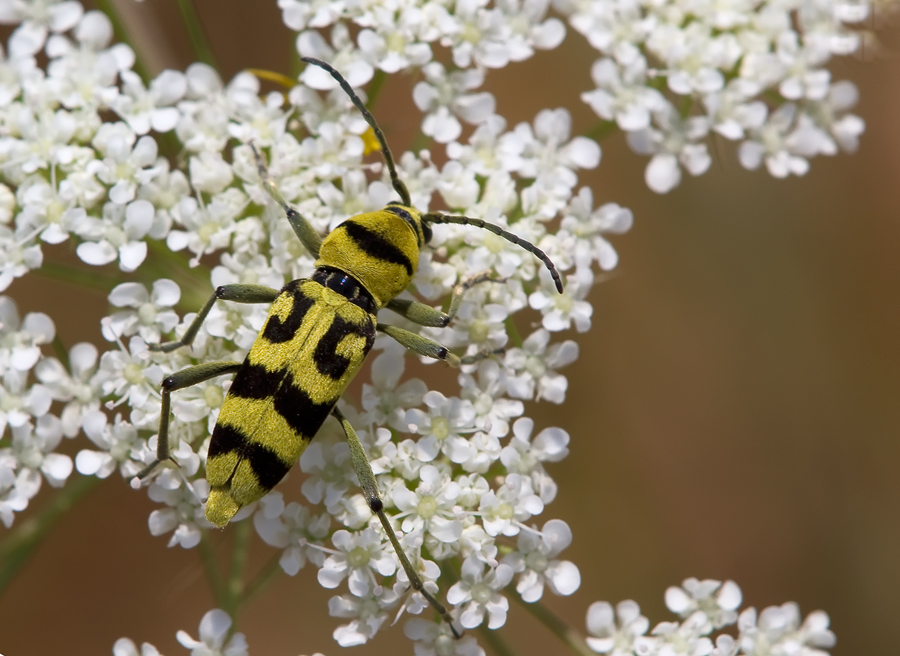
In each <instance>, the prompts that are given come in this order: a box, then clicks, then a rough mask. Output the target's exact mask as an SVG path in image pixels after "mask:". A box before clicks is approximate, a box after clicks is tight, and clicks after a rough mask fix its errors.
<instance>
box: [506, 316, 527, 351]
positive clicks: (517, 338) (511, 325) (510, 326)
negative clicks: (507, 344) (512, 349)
mask: <svg viewBox="0 0 900 656" xmlns="http://www.w3.org/2000/svg"><path fill="white" fill-rule="evenodd" d="M506 334H507V335H508V336H509V339H510V341H512V343H513V344H515V345H516V346H518V347H519V348H522V344H524V342H523V340H522V335H521V334H520V333H519V329H518V328H517V327H516V322H515V321H513V318H512V317H507V318H506Z"/></svg>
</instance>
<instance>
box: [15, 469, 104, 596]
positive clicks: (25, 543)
mask: <svg viewBox="0 0 900 656" xmlns="http://www.w3.org/2000/svg"><path fill="white" fill-rule="evenodd" d="M101 480H102V479H99V478H97V477H96V476H81V475H78V476H77V477H76V478H75V480H73V481H71V482H70V483H69V484H67V485H66V486H65V487H64V488H63V489H61V490H60V491H59V492H58V493H57V494H56V496H54V497H53V499H51V500H50V501H49V502H47V504H46V505H44V506H43V507H42V508H41V509H40V510H39V511H38V512H37V514H35V515H33V516H31V517H28V518H27V519H24V520H23V521H21V522H20V523H19V525H18V526H16V528H15V529H13V531H12V532H11V533H10V534H9V535H8V536H7V537H6V538H5V539H4V540H3V542H0V594H2V593H3V591H4V590H5V589H6V587H7V586H8V585H9V584H10V583H11V582H12V581H13V579H15V578H16V575H17V574H18V573H19V571H20V570H21V569H22V566H23V565H25V563H27V562H28V559H29V558H31V556H32V555H33V554H34V553H35V551H37V547H38V545H39V544H40V542H41V541H42V540H43V539H44V537H45V536H46V535H47V534H48V533H49V532H50V530H51V529H52V528H53V527H54V526H56V522H57V521H58V520H59V519H60V518H61V517H62V516H63V515H65V514H66V512H67V511H68V510H69V509H70V508H72V506H74V505H75V504H76V503H77V502H78V501H80V500H81V499H82V498H83V497H84V496H85V495H86V494H87V493H88V492H90V491H91V490H93V489H94V488H95V487H97V485H98V484H99V483H100V481H101Z"/></svg>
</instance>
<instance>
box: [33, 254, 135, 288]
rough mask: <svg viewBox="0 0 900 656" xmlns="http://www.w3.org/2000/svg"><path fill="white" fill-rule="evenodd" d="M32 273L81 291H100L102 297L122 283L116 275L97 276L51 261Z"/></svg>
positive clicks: (45, 262)
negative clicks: (64, 283)
mask: <svg viewBox="0 0 900 656" xmlns="http://www.w3.org/2000/svg"><path fill="white" fill-rule="evenodd" d="M32 273H34V274H36V275H38V276H43V277H45V278H50V279H51V280H56V281H59V282H67V283H70V284H72V285H75V286H77V287H81V288H82V289H93V290H96V291H100V292H103V294H104V295H106V294H109V292H110V291H111V290H112V288H113V287H115V286H116V285H117V284H119V283H120V282H122V279H121V277H120V276H119V274H117V273H113V274H110V275H106V274H104V275H97V274H96V273H92V272H88V271H84V270H83V269H80V268H78V267H73V266H70V265H68V264H61V263H60V262H54V261H53V260H44V262H43V263H42V264H41V267H40V268H39V269H34V271H32Z"/></svg>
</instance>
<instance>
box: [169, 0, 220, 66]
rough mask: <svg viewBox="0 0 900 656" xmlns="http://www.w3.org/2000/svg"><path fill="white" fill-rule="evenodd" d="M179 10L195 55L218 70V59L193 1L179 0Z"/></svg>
mask: <svg viewBox="0 0 900 656" xmlns="http://www.w3.org/2000/svg"><path fill="white" fill-rule="evenodd" d="M178 9H179V11H180V12H181V20H183V21H184V27H185V29H187V33H188V39H190V41H191V46H192V47H193V48H194V54H195V55H197V59H199V60H200V61H202V62H203V63H204V64H209V65H210V66H212V67H213V68H215V69H216V70H218V68H219V67H218V66H216V58H215V56H214V55H213V52H212V48H211V47H210V45H209V41H208V40H207V38H206V32H205V31H204V30H203V24H202V23H201V22H200V16H198V15H197V10H196V9H194V3H193V0H178Z"/></svg>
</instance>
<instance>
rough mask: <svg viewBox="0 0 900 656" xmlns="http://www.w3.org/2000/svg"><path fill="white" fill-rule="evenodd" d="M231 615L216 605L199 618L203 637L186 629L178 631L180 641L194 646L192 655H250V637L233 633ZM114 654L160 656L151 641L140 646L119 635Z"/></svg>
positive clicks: (187, 647) (190, 646)
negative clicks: (195, 635) (194, 636)
mask: <svg viewBox="0 0 900 656" xmlns="http://www.w3.org/2000/svg"><path fill="white" fill-rule="evenodd" d="M231 625H232V622H231V618H230V617H229V616H228V613H226V612H225V611H224V610H221V609H219V608H214V609H213V610H211V611H209V612H208V613H206V614H205V615H204V616H203V619H201V620H200V628H199V633H200V639H199V640H197V639H195V638H192V637H191V636H190V634H189V633H188V632H187V631H179V632H178V633H177V634H176V636H175V637H176V638H177V639H178V642H179V644H181V646H183V647H184V648H185V649H190V650H191V656H247V654H249V653H250V652H249V651H248V650H247V640H246V638H244V634H243V633H231V632H230V630H231ZM112 651H113V656H160V653H159V650H158V649H157V648H156V647H154V646H153V645H151V644H150V643H149V642H145V643H143V644H141V647H140V649H138V647H137V645H136V644H135V643H134V641H133V640H131V639H130V638H119V639H118V640H116V644H114V645H113V650H112Z"/></svg>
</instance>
